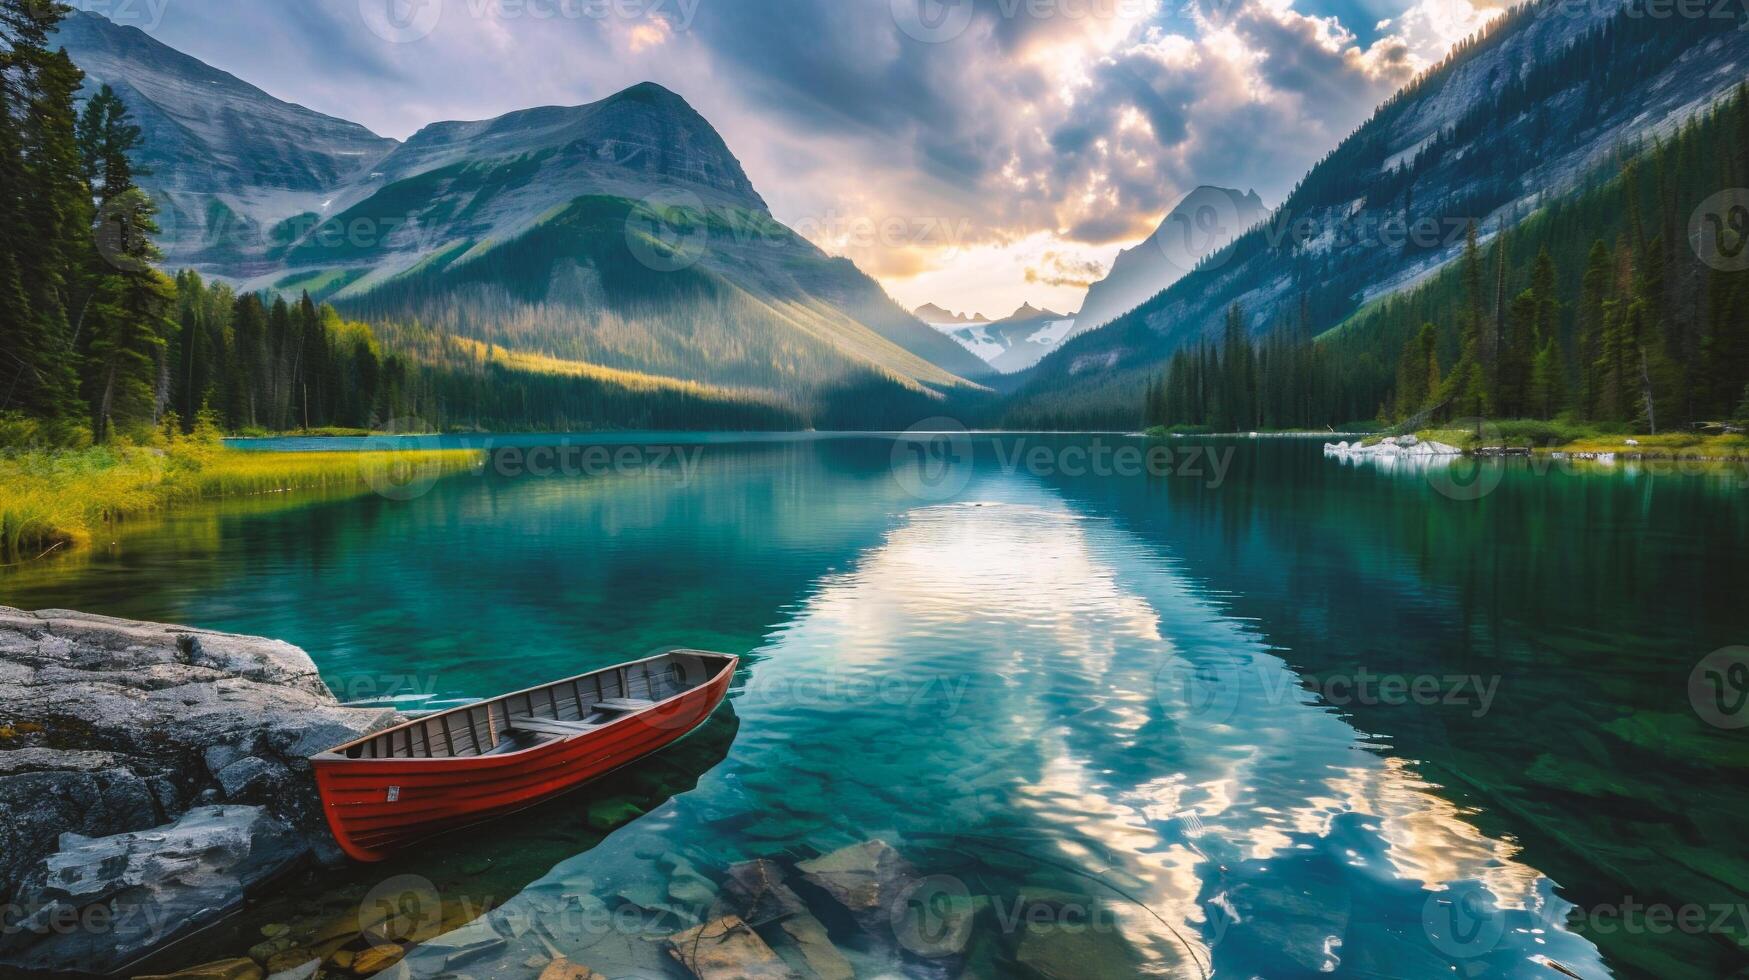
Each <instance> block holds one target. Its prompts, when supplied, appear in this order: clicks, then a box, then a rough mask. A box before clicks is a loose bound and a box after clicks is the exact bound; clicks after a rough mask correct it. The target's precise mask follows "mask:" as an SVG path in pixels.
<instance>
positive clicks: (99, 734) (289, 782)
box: [0, 606, 398, 974]
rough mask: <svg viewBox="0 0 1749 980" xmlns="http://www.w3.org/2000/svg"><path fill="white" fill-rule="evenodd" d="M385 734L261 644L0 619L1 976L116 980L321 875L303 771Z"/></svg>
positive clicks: (52, 616) (323, 842)
mask: <svg viewBox="0 0 1749 980" xmlns="http://www.w3.org/2000/svg"><path fill="white" fill-rule="evenodd" d="M396 720H398V716H397V715H396V714H395V713H394V712H393V711H390V710H388V709H378V708H371V709H360V708H348V707H344V706H342V705H340V704H339V702H338V701H337V699H336V698H335V697H334V695H333V693H332V692H331V691H329V690H328V688H327V686H326V685H325V684H323V683H322V680H321V678H320V677H319V676H318V674H317V672H316V667H315V664H314V663H313V662H312V661H311V660H310V657H309V655H308V654H306V653H305V652H304V651H302V650H300V649H298V648H297V647H294V646H292V645H290V644H287V643H283V642H280V641H277V640H269V639H263V638H261V637H252V636H239V635H234V634H227V633H217V632H211V631H206V630H197V629H189V628H186V627H179V626H168V625H162V624H157V623H144V622H137V621H133V620H124V619H113V618H109V617H104V616H93V615H88V614H84V613H76V612H68V611H65V610H44V611H41V612H25V611H22V610H18V609H13V608H10V607H5V606H0V817H3V819H0V906H3V907H4V912H5V916H6V921H5V923H4V925H5V927H6V928H5V929H4V930H0V970H3V969H13V970H23V971H32V972H43V971H67V972H82V973H97V974H102V973H112V972H116V971H119V970H122V969H124V968H125V967H126V966H127V965H128V964H129V963H132V962H134V961H136V960H138V959H140V958H141V957H143V956H145V955H147V954H148V953H150V952H152V951H153V950H155V949H159V948H161V947H163V946H164V945H166V944H168V943H171V942H174V941H175V940H176V939H178V938H181V937H183V936H185V935H187V934H189V933H191V932H194V931H196V930H198V929H201V928H203V927H205V926H207V925H210V924H211V923H213V922H215V921H218V920H219V919H222V918H224V917H225V916H226V915H228V914H229V913H230V912H231V911H233V910H234V909H236V908H238V907H240V906H241V905H242V903H243V901H244V900H245V898H246V897H248V896H249V895H250V894H251V893H252V892H254V891H256V890H258V889H259V888H260V887H261V886H262V885H263V884H265V883H266V882H269V881H271V880H273V879H274V878H276V877H278V876H279V875H281V874H284V873H286V872H288V871H290V870H291V869H293V868H294V867H296V866H298V865H300V864H301V863H303V862H308V861H321V862H333V861H337V860H339V859H340V855H339V852H338V849H337V848H336V847H335V845H334V843H333V840H332V838H331V837H330V836H329V833H328V830H327V827H326V826H325V824H324V823H323V820H322V815H321V811H320V806H319V803H318V801H317V800H318V798H317V795H316V793H315V789H314V785H313V782H312V781H311V778H310V774H309V767H308V765H307V763H306V761H305V760H306V759H307V757H308V756H309V755H311V754H313V753H315V752H319V751H321V750H322V749H324V748H327V747H329V746H332V745H335V744H338V743H339V742H342V741H346V740H348V739H351V738H354V737H357V736H358V735H362V734H364V733H366V732H369V731H373V730H376V729H379V728H383V727H386V726H388V725H390V724H393V723H394V722H395V721H396Z"/></svg>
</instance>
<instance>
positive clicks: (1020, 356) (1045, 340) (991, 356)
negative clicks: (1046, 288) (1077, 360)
mask: <svg viewBox="0 0 1749 980" xmlns="http://www.w3.org/2000/svg"><path fill="white" fill-rule="evenodd" d="M1076 322H1077V321H1076V320H1075V318H1074V317H1069V316H1064V315H1063V314H1061V313H1052V312H1051V311H1050V310H1040V309H1037V308H1035V307H1034V306H1033V305H1032V304H1030V303H1026V304H1023V305H1022V306H1021V307H1020V309H1018V310H1015V311H1014V313H1013V314H1012V315H1010V316H1009V317H1007V318H1005V319H1002V320H997V321H996V322H994V323H976V324H971V325H968V326H961V327H951V328H950V329H949V330H948V336H950V337H952V338H953V339H955V340H957V341H959V342H960V343H961V344H964V345H965V347H966V349H967V350H969V351H971V352H972V353H974V354H976V355H978V356H979V357H981V358H983V359H984V360H985V361H986V362H987V363H988V364H989V365H990V366H991V367H993V368H995V369H996V370H997V371H998V372H1000V373H1002V374H1014V373H1016V372H1019V371H1024V370H1026V369H1027V368H1029V367H1032V366H1033V365H1034V364H1037V363H1038V362H1039V360H1040V359H1041V358H1043V357H1044V356H1045V355H1046V354H1049V353H1050V352H1051V351H1053V350H1056V349H1057V347H1058V345H1060V344H1062V342H1063V341H1064V340H1066V339H1068V337H1069V336H1070V334H1071V333H1072V332H1073V331H1074V329H1075V324H1076Z"/></svg>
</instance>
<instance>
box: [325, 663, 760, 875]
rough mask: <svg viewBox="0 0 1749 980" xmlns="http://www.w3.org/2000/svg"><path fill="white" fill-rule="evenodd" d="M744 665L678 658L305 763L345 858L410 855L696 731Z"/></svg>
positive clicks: (467, 711)
mask: <svg viewBox="0 0 1749 980" xmlns="http://www.w3.org/2000/svg"><path fill="white" fill-rule="evenodd" d="M739 663H740V658H739V657H734V656H730V655H728V654H724V653H703V652H700V651H696V650H678V651H674V652H671V653H665V654H662V655H661V656H658V657H651V658H649V659H648V660H639V661H635V662H633V663H629V664H621V665H620V666H617V667H609V668H607V669H605V670H598V671H595V672H594V673H590V674H580V675H578V676H576V677H571V678H567V679H565V680H562V681H558V682H557V683H553V684H546V685H543V686H541V687H531V688H529V689H528V690H526V691H517V692H516V693H514V694H506V695H504V696H502V697H498V698H493V699H491V700H489V701H481V702H479V703H477V704H470V705H467V706H466V707H461V708H455V709H453V710H450V711H445V712H442V713H440V714H433V715H427V716H425V717H423V718H419V719H417V720H415V721H410V722H407V723H406V724H403V725H397V726H396V727H394V728H388V729H384V730H383V731H380V732H377V733H375V734H374V735H368V736H366V737H364V738H361V739H358V740H356V741H352V742H347V743H346V744H344V745H338V746H335V747H334V748H332V749H329V750H328V751H326V752H323V753H321V754H319V755H316V756H312V757H311V759H310V764H311V766H312V767H313V768H314V769H315V772H316V787H317V788H318V789H319V790H320V791H321V794H322V809H323V811H324V812H325V813H326V814H327V815H328V827H329V828H330V829H331V830H333V831H334V839H335V840H337V841H339V842H340V848H341V850H343V851H345V852H346V853H347V854H348V855H350V856H352V857H354V858H356V859H358V860H360V861H381V860H383V859H384V858H385V857H387V856H388V855H389V853H390V852H391V851H393V850H395V849H397V848H400V847H403V846H405V845H407V844H410V843H413V842H415V841H418V840H422V839H424V838H426V837H430V836H432V835H433V834H440V833H443V832H445V831H449V830H454V829H456V828H458V827H465V826H468V825H469V824H474V823H479V822H480V821H482V820H489V819H491V818H492V817H496V816H500V815H502V814H506V813H511V812H514V811H516V810H520V809H523V808H524V807H529V806H533V805H534V804H536V803H539V802H541V801H542V800H547V799H551V798H552V797H554V796H557V795H559V794H561V793H564V792H566V791H567V790H571V789H575V788H576V787H578V786H579V785H581V784H583V783H585V782H588V781H589V780H591V779H594V778H596V777H598V776H601V775H604V774H606V773H609V772H612V771H613V770H615V769H618V768H620V767H621V766H625V765H628V764H630V763H633V762H636V761H637V760H638V759H641V758H643V757H644V756H646V755H649V754H650V753H652V752H654V751H656V750H657V749H660V748H661V747H663V746H664V745H667V744H669V743H670V742H673V741H675V740H677V739H679V738H680V737H681V736H683V735H685V734H687V733H688V732H690V731H692V730H693V729H695V728H697V727H698V726H699V725H700V724H702V723H703V722H704V720H705V719H706V718H709V717H710V714H711V712H712V711H714V710H716V707H717V705H719V704H721V703H722V701H723V696H724V695H725V694H727V693H728V690H729V680H730V678H731V677H733V676H734V673H735V667H736V666H737V665H738V664H739Z"/></svg>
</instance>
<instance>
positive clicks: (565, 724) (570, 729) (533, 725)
mask: <svg viewBox="0 0 1749 980" xmlns="http://www.w3.org/2000/svg"><path fill="white" fill-rule="evenodd" d="M510 727H511V729H512V730H514V731H519V732H538V733H540V734H542V735H582V734H585V733H587V732H592V731H594V730H596V729H597V728H600V727H601V726H600V725H591V724H588V723H586V722H581V721H558V720H557V719H553V718H535V717H533V716H531V715H511V716H510Z"/></svg>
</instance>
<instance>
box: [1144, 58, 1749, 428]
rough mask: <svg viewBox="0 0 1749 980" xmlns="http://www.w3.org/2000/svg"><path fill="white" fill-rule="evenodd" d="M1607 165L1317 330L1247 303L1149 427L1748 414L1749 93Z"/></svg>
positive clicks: (1188, 369)
mask: <svg viewBox="0 0 1749 980" xmlns="http://www.w3.org/2000/svg"><path fill="white" fill-rule="evenodd" d="M1613 171H1614V176H1613V177H1612V178H1611V179H1607V180H1604V181H1602V182H1601V183H1599V184H1597V185H1596V186H1593V187H1591V188H1590V189H1588V190H1585V191H1583V192H1580V193H1577V194H1574V195H1572V196H1569V197H1565V198H1561V199H1557V200H1555V201H1552V202H1550V203H1549V204H1547V205H1546V206H1545V207H1544V208H1542V209H1541V210H1539V211H1538V212H1537V213H1536V214H1534V215H1532V216H1531V217H1530V218H1529V219H1528V220H1526V221H1524V222H1523V223H1522V224H1520V225H1518V226H1517V227H1516V228H1513V229H1512V230H1510V231H1508V232H1506V233H1505V234H1502V235H1499V236H1496V237H1495V238H1494V239H1493V240H1492V241H1491V242H1489V243H1488V244H1487V245H1486V246H1484V245H1482V244H1480V243H1479V242H1478V240H1477V237H1476V234H1475V230H1474V229H1473V228H1472V229H1471V230H1470V235H1469V237H1468V240H1467V241H1466V243H1465V246H1464V249H1463V254H1462V256H1461V257H1460V259H1459V261H1458V262H1456V263H1453V264H1452V265H1451V266H1449V267H1447V268H1446V269H1444V270H1443V271H1442V272H1440V273H1439V274H1438V275H1437V276H1435V277H1434V278H1433V279H1431V280H1429V281H1428V282H1426V283H1424V284H1422V285H1420V286H1418V287H1416V288H1414V289H1412V290H1408V291H1405V292H1403V293H1401V294H1398V295H1394V296H1392V297H1390V298H1388V299H1385V300H1382V301H1378V302H1375V303H1373V304H1371V305H1369V306H1367V307H1366V308H1364V309H1362V310H1361V311H1360V312H1358V313H1357V314H1356V315H1355V316H1353V317H1352V318H1350V319H1349V320H1348V321H1346V322H1344V323H1343V324H1342V325H1340V326H1338V327H1337V328H1336V329H1334V330H1331V331H1329V332H1328V333H1326V334H1325V335H1324V336H1322V337H1317V338H1313V337H1311V336H1310V334H1309V330H1308V327H1307V326H1306V323H1307V319H1309V318H1307V319H1301V320H1300V321H1298V322H1296V323H1292V324H1289V325H1287V326H1286V327H1285V328H1280V329H1276V330H1273V331H1271V332H1270V333H1269V334H1268V336H1267V337H1266V339H1265V340H1264V341H1262V342H1261V343H1260V344H1254V343H1253V342H1252V340H1251V339H1250V336H1249V333H1248V331H1247V330H1246V329H1245V325H1244V323H1243V320H1244V315H1245V314H1244V311H1243V310H1242V309H1240V308H1238V307H1234V308H1232V309H1231V310H1230V311H1229V314H1228V326H1227V329H1226V331H1225V335H1224V337H1223V339H1222V341H1221V343H1220V344H1219V346H1218V347H1217V346H1216V345H1215V344H1213V343H1207V344H1203V345H1199V346H1198V347H1196V348H1192V349H1186V350H1184V351H1181V352H1180V353H1179V354H1177V355H1175V356H1174V357H1173V358H1172V360H1171V362H1170V363H1169V365H1168V366H1167V368H1166V370H1165V371H1164V373H1163V374H1162V375H1161V376H1159V377H1158V378H1157V379H1156V382H1155V384H1154V385H1153V386H1152V387H1151V388H1150V390H1149V393H1148V397H1147V401H1146V414H1147V418H1148V420H1149V422H1150V424H1155V425H1165V426H1175V425H1190V426H1209V427H1211V428H1216V429H1221V430H1232V429H1253V428H1287V427H1302V426H1313V427H1323V426H1340V425H1343V424H1345V423H1348V422H1353V421H1355V420H1360V419H1366V418H1369V417H1372V416H1376V417H1377V418H1378V419H1379V420H1380V421H1383V422H1386V423H1398V422H1404V421H1411V420H1416V419H1419V418H1427V419H1430V420H1438V419H1440V418H1454V417H1474V416H1491V417H1505V418H1533V419H1554V418H1557V417H1565V418H1569V419H1573V420H1578V421H1584V422H1591V423H1599V424H1603V425H1607V426H1619V427H1624V428H1631V429H1633V430H1635V431H1657V430H1660V429H1663V430H1672V429H1684V428H1689V427H1691V426H1693V425H1695V424H1697V423H1709V422H1720V421H1725V420H1736V419H1744V418H1746V417H1749V275H1746V273H1745V272H1744V271H1743V269H1742V263H1740V262H1737V261H1735V258H1736V257H1737V256H1739V255H1741V254H1742V253H1743V250H1744V247H1745V243H1746V242H1749V212H1746V211H1745V210H1744V209H1745V207H1749V193H1745V194H1740V195H1737V196H1732V195H1731V194H1730V193H1729V192H1727V193H1726V195H1725V196H1724V197H1719V196H1718V194H1719V189H1720V188H1740V187H1744V186H1746V185H1749V87H1740V88H1739V89H1738V91H1737V94H1736V96H1735V97H1733V98H1732V99H1731V100H1729V101H1728V102H1727V103H1725V104H1723V105H1721V106H1720V107H1718V108H1717V109H1715V110H1711V111H1708V112H1706V113H1704V114H1701V115H1699V116H1697V117H1694V118H1691V119H1690V120H1688V121H1687V123H1686V124H1685V125H1683V126H1682V128H1681V129H1680V130H1679V131H1677V133H1676V134H1675V135H1674V136H1672V137H1671V138H1668V139H1660V140H1656V141H1654V142H1653V143H1652V145H1650V146H1647V147H1646V148H1644V150H1643V151H1641V152H1639V153H1632V154H1625V155H1624V158H1623V159H1622V160H1621V161H1619V165H1618V166H1617V167H1615V168H1613Z"/></svg>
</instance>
